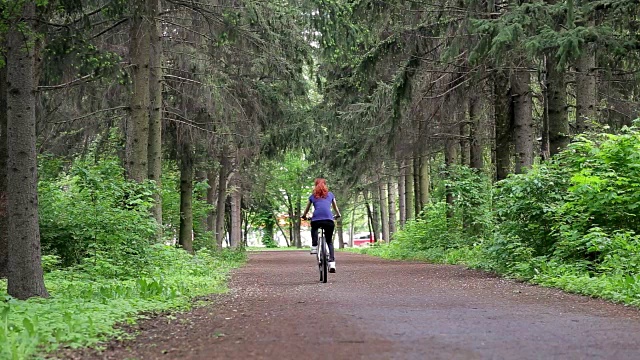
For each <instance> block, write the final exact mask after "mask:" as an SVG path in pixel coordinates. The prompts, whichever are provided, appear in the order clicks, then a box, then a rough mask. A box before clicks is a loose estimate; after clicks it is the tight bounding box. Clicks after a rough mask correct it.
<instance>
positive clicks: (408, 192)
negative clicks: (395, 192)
mask: <svg viewBox="0 0 640 360" xmlns="http://www.w3.org/2000/svg"><path fill="white" fill-rule="evenodd" d="M414 164H415V160H414V159H409V161H408V162H407V171H406V175H405V182H404V196H405V202H406V204H405V205H406V207H405V211H406V213H405V215H404V217H405V219H406V220H407V221H409V220H412V219H413V218H414V216H415V209H416V206H415V202H416V201H415V191H414V187H413V185H414V178H413V174H414Z"/></svg>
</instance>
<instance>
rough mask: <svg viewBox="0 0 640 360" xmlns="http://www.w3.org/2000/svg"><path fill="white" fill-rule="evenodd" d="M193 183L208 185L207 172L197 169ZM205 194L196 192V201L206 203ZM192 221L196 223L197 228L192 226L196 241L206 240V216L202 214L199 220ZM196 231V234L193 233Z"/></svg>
mask: <svg viewBox="0 0 640 360" xmlns="http://www.w3.org/2000/svg"><path fill="white" fill-rule="evenodd" d="M195 175H196V178H195V182H196V183H202V182H207V184H208V183H209V180H208V179H207V172H206V171H205V170H200V169H197V170H196V171H195ZM207 195H208V194H207V193H202V192H198V196H197V200H198V201H200V202H202V203H206V202H207ZM194 221H197V224H198V226H197V228H196V227H195V226H194V233H195V237H196V238H198V239H206V236H207V234H206V232H207V227H208V216H207V214H206V213H205V214H202V215H201V216H200V218H198V219H195V218H194ZM196 230H197V232H195V231H196Z"/></svg>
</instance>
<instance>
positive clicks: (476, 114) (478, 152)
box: [469, 96, 484, 170]
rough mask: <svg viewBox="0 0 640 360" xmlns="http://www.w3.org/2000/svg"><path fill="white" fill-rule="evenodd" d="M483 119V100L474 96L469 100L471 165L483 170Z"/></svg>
mask: <svg viewBox="0 0 640 360" xmlns="http://www.w3.org/2000/svg"><path fill="white" fill-rule="evenodd" d="M481 119H482V102H481V101H480V97H479V96H473V97H471V99H470V100H469V121H470V127H469V138H470V141H471V144H470V146H469V158H470V159H469V161H470V163H469V166H471V167H472V168H474V169H478V170H481V169H482V168H483V167H484V159H483V157H482V146H483V142H482V136H481V134H480V129H481V128H482V127H481V124H482V122H481Z"/></svg>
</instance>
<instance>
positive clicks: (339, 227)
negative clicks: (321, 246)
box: [336, 218, 344, 249]
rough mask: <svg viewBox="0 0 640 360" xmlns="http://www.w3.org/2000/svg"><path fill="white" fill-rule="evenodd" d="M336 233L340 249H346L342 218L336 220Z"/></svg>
mask: <svg viewBox="0 0 640 360" xmlns="http://www.w3.org/2000/svg"><path fill="white" fill-rule="evenodd" d="M336 231H337V232H338V248H339V249H344V234H343V233H342V218H340V219H338V220H336Z"/></svg>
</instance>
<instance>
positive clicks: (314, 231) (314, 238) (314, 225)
mask: <svg viewBox="0 0 640 360" xmlns="http://www.w3.org/2000/svg"><path fill="white" fill-rule="evenodd" d="M319 223H320V222H319V221H312V222H311V246H318V229H319V228H320V224H319Z"/></svg>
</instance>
